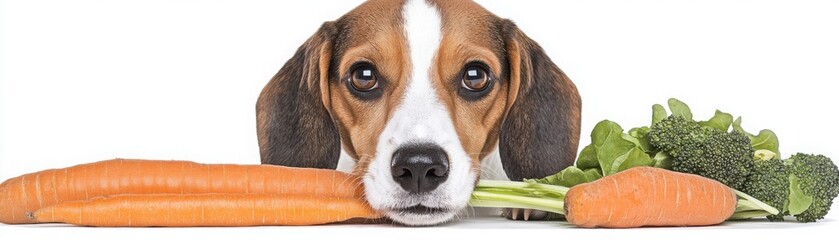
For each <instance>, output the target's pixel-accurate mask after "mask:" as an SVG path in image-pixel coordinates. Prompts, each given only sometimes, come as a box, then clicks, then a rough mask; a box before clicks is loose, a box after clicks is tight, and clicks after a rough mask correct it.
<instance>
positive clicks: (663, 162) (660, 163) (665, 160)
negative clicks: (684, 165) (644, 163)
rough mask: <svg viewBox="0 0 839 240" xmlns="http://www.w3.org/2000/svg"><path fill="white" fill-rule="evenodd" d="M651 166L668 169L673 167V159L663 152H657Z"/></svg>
mask: <svg viewBox="0 0 839 240" xmlns="http://www.w3.org/2000/svg"><path fill="white" fill-rule="evenodd" d="M653 162H654V163H653V166H654V167H657V168H664V169H670V168H672V167H673V158H671V157H670V155H667V154H666V153H664V152H657V153H655V156H654V157H653Z"/></svg>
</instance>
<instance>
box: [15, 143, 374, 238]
mask: <svg viewBox="0 0 839 240" xmlns="http://www.w3.org/2000/svg"><path fill="white" fill-rule="evenodd" d="M162 193H177V194H182V193H183V194H194V193H273V194H303V195H317V196H324V197H355V198H358V197H360V196H362V195H363V188H362V186H361V184H360V183H359V181H358V179H357V178H355V177H353V176H350V175H348V174H345V173H341V172H338V171H334V170H324V169H308V168H291V167H282V166H273V165H236V164H198V163H194V162H189V161H158V160H130V159H114V160H106V161H100V162H95V163H89V164H81V165H76V166H72V167H68V168H63V169H51V170H45V171H40V172H35V173H30V174H25V175H22V176H19V177H16V178H12V179H9V180H7V181H5V182H3V183H2V184H0V222H2V223H7V224H19V223H34V222H33V221H32V220H31V219H29V218H27V217H26V215H27V213H30V212H33V211H35V210H37V209H40V208H42V207H46V206H49V205H53V204H55V203H61V202H65V201H73V200H84V199H89V198H92V197H96V196H106V195H116V194H162Z"/></svg>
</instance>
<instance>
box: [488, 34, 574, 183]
mask: <svg viewBox="0 0 839 240" xmlns="http://www.w3.org/2000/svg"><path fill="white" fill-rule="evenodd" d="M504 25H505V26H504V28H503V29H504V30H503V31H502V32H505V33H506V34H507V38H506V43H505V44H506V48H507V59H508V61H509V68H510V88H509V93H508V99H510V100H509V101H508V102H509V103H508V105H507V115H506V117H505V119H504V121H503V122H502V124H501V132H500V135H499V148H500V149H499V151H500V154H501V163H502V165H503V167H504V171H505V172H506V173H507V176H508V177H509V178H510V179H511V180H522V178H542V177H545V176H547V175H551V174H555V173H557V172H559V171H561V170H562V169H565V168H566V167H568V166H571V165H573V164H574V159H575V158H576V155H577V144H578V143H579V138H580V108H581V100H580V95H579V93H578V92H577V87H576V86H574V83H573V82H571V80H570V79H569V78H568V77H567V76H566V75H565V73H563V72H562V70H560V69H559V67H557V66H556V65H555V64H554V63H553V62H552V61H551V59H550V58H549V57H548V56H547V55H546V54H545V51H544V50H542V47H540V46H539V44H537V43H536V42H534V41H533V40H532V39H530V38H528V37H527V36H526V35H525V34H524V33H523V32H521V31H520V30H519V29H518V27H516V26H515V24H513V23H512V22H511V21H509V20H505V22H504Z"/></svg>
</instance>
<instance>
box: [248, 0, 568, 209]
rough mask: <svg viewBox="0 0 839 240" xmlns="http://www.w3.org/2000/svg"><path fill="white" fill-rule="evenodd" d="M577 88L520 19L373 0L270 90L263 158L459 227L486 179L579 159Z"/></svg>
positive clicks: (552, 168)
mask: <svg viewBox="0 0 839 240" xmlns="http://www.w3.org/2000/svg"><path fill="white" fill-rule="evenodd" d="M580 107H581V102H580V96H579V94H578V92H577V89H576V87H575V86H574V83H572V82H571V80H569V78H568V77H567V76H566V75H565V74H564V73H563V72H562V71H561V70H560V69H559V68H558V67H557V66H556V65H555V64H554V63H553V62H552V61H551V59H550V58H549V57H548V56H547V55H546V54H545V52H544V51H543V50H542V48H541V47H540V46H539V45H538V44H537V43H536V42H534V41H533V40H532V39H530V38H528V37H527V35H525V34H524V33H523V32H522V31H520V30H519V29H518V28H517V27H516V25H515V24H514V23H513V22H512V21H510V20H507V19H503V18H499V17H497V16H495V15H493V14H492V13H490V12H488V11H487V10H486V9H484V8H483V7H481V6H479V5H478V4H476V3H474V2H472V1H469V0H369V1H367V2H364V3H363V4H361V5H360V6H358V7H357V8H355V9H353V10H352V11H350V12H349V13H347V14H346V15H344V16H342V17H340V18H339V19H337V20H335V21H329V22H325V23H324V24H323V25H322V26H321V27H320V29H318V30H317V32H316V33H315V34H314V35H313V36H311V37H310V38H309V39H308V40H306V42H305V43H303V45H302V46H301V47H300V48H298V50H297V52H296V53H295V54H294V56H292V57H291V59H289V60H288V62H286V63H285V65H284V66H283V67H282V68H281V69H280V71H279V72H278V73H277V74H276V75H275V76H274V77H273V78H272V79H271V81H270V82H269V83H268V84H267V85H266V86H265V88H264V89H263V90H262V92H261V94H260V96H259V100H258V102H257V104H256V112H257V130H258V131H257V134H258V138H259V148H260V156H261V159H262V163H263V164H276V165H284V166H292V167H309V168H327V169H336V168H337V169H339V170H342V171H348V172H351V173H353V174H356V175H358V176H359V177H360V178H361V179H362V182H363V184H364V186H365V189H366V190H365V193H366V194H365V197H366V199H367V200H368V201H369V202H370V204H371V206H372V207H373V208H375V209H377V210H379V211H381V212H383V213H384V214H385V215H386V216H388V217H389V218H390V219H391V220H393V221H395V222H398V223H402V224H406V225H433V224H438V223H442V222H446V221H449V220H451V219H452V218H453V217H454V216H455V215H456V214H457V213H458V212H459V211H460V210H463V209H464V208H466V206H467V202H468V201H469V199H470V195H471V192H472V190H473V188H474V186H475V184H476V183H477V181H478V179H479V178H495V179H513V180H522V179H523V178H541V177H544V176H547V175H550V174H554V173H556V172H559V171H560V170H562V169H564V168H566V167H568V166H570V165H572V164H573V163H574V159H575V157H576V151H577V144H578V140H579V135H580Z"/></svg>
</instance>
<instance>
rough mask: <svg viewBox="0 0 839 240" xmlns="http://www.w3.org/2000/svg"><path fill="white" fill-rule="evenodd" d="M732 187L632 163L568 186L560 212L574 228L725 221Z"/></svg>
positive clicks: (734, 201) (729, 211)
mask: <svg viewBox="0 0 839 240" xmlns="http://www.w3.org/2000/svg"><path fill="white" fill-rule="evenodd" d="M736 206H737V196H736V195H735V193H734V192H733V191H732V190H731V188H729V187H727V186H725V185H723V184H722V183H720V182H717V181H715V180H712V179H709V178H704V177H701V176H698V175H693V174H685V173H678V172H673V171H669V170H665V169H660V168H653V167H635V168H631V169H628V170H625V171H623V172H620V173H617V174H614V175H609V176H606V177H603V178H601V179H598V180H596V181H594V182H590V183H584V184H580V185H577V186H574V187H572V188H571V189H570V190H569V191H568V193H567V194H566V196H565V214H566V215H565V216H566V218H567V219H568V222H570V223H571V224H574V225H577V226H579V227H586V228H594V227H607V228H631V227H641V226H704V225H714V224H719V223H722V222H723V221H725V220H726V219H728V218H729V217H730V216H731V215H732V214H733V213H734V210H735V208H736Z"/></svg>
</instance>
